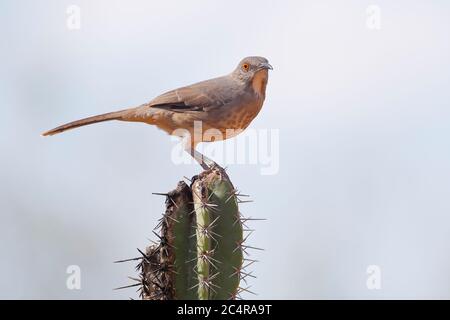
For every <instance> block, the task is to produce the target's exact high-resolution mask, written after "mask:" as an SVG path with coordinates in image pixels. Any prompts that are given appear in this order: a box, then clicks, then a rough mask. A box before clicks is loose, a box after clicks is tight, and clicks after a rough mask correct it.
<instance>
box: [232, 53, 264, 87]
mask: <svg viewBox="0 0 450 320" xmlns="http://www.w3.org/2000/svg"><path fill="white" fill-rule="evenodd" d="M272 69H273V68H272V66H271V65H270V64H269V61H268V60H267V59H266V58H264V57H257V56H254V57H246V58H244V59H242V60H241V62H239V64H238V66H237V68H236V69H235V70H234V71H233V73H232V75H233V76H234V77H236V78H238V79H240V80H241V81H243V82H245V83H248V84H249V85H251V86H252V87H253V89H254V90H255V92H256V93H257V94H258V95H265V91H266V85H267V80H268V77H269V72H268V71H269V70H272Z"/></svg>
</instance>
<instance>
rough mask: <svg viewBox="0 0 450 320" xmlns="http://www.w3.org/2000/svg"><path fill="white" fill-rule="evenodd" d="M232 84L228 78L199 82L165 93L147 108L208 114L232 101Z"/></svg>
mask: <svg viewBox="0 0 450 320" xmlns="http://www.w3.org/2000/svg"><path fill="white" fill-rule="evenodd" d="M233 84H234V83H233V81H230V79H229V78H228V77H221V78H216V79H211V80H207V81H203V82H199V83H196V84H193V85H191V86H187V87H182V88H179V89H176V90H172V91H169V92H166V93H164V94H162V95H160V96H158V97H157V98H155V99H154V100H152V101H151V102H150V103H149V104H148V106H149V107H151V108H158V109H164V110H169V111H173V112H208V111H209V110H211V109H214V108H219V107H222V106H224V105H226V104H228V103H230V102H231V101H232V98H233V96H234V95H233V91H234V88H233Z"/></svg>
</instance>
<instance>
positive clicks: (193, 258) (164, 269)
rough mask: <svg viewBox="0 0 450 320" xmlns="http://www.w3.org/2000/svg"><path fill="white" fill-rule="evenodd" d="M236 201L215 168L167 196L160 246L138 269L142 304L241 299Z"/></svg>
mask: <svg viewBox="0 0 450 320" xmlns="http://www.w3.org/2000/svg"><path fill="white" fill-rule="evenodd" d="M238 200H239V199H238V196H237V194H236V190H235V189H234V187H233V185H232V183H231V182H230V180H229V178H228V176H227V174H226V173H225V171H224V170H223V169H222V168H220V167H217V166H216V167H214V168H212V169H210V170H207V171H204V172H202V173H201V174H200V175H198V176H195V177H194V178H193V179H192V181H191V185H190V186H188V185H187V184H186V183H184V182H180V183H179V184H178V186H177V188H176V189H175V190H174V191H172V192H170V193H168V194H166V211H165V213H164V214H163V217H162V218H161V220H160V223H159V224H158V226H157V228H159V233H158V234H157V236H158V237H159V243H156V244H154V245H151V246H149V247H148V248H147V250H146V252H145V253H143V252H141V253H142V258H141V259H140V260H141V261H140V263H139V265H138V269H139V270H140V279H139V284H138V285H139V286H140V289H141V295H142V297H143V299H152V300H154V299H158V300H159V299H186V300H211V299H218V300H225V299H234V298H235V297H236V295H237V294H239V292H240V290H241V288H240V287H239V284H240V281H241V280H242V278H243V277H242V274H245V275H249V274H248V273H243V271H242V269H243V262H244V260H245V259H244V257H243V253H244V251H243V248H244V245H243V240H244V239H243V226H242V218H241V216H240V213H239V209H238V202H239V201H238Z"/></svg>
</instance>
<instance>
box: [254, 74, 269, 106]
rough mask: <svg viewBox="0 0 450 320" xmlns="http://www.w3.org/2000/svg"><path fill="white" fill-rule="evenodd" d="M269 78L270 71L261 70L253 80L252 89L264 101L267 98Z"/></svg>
mask: <svg viewBox="0 0 450 320" xmlns="http://www.w3.org/2000/svg"><path fill="white" fill-rule="evenodd" d="M268 78H269V72H268V70H266V69H264V70H260V71H258V72H257V73H256V74H255V76H254V77H253V80H252V88H253V91H255V93H256V94H257V95H258V96H259V97H262V98H263V99H264V97H265V96H266V86H267V80H268Z"/></svg>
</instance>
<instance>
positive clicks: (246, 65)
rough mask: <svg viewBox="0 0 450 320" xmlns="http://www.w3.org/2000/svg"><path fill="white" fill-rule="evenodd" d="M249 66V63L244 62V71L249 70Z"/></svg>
mask: <svg viewBox="0 0 450 320" xmlns="http://www.w3.org/2000/svg"><path fill="white" fill-rule="evenodd" d="M249 68H250V65H249V64H248V63H244V64H243V65H242V70H244V71H248V69H249Z"/></svg>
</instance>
